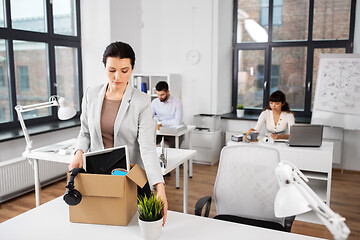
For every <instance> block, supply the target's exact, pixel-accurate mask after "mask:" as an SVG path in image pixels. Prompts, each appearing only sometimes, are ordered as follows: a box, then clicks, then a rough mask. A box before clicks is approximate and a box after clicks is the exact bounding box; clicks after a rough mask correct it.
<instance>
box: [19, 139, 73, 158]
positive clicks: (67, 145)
mask: <svg viewBox="0 0 360 240" xmlns="http://www.w3.org/2000/svg"><path fill="white" fill-rule="evenodd" d="M75 141H76V138H72V139H69V140H66V141H62V142H58V143H55V144H51V145H49V146H44V147H41V148H37V149H33V150H32V151H31V152H29V153H25V152H24V153H23V157H25V158H29V159H39V160H44V161H52V162H60V163H70V161H71V158H72V152H74V149H73V145H74V144H75ZM61 150H64V151H63V152H61ZM65 150H66V151H65ZM62 153H63V154H62Z"/></svg>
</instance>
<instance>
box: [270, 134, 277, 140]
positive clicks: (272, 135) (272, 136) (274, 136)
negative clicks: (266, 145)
mask: <svg viewBox="0 0 360 240" xmlns="http://www.w3.org/2000/svg"><path fill="white" fill-rule="evenodd" d="M271 138H272V139H274V140H276V139H279V135H278V134H275V133H272V134H271Z"/></svg>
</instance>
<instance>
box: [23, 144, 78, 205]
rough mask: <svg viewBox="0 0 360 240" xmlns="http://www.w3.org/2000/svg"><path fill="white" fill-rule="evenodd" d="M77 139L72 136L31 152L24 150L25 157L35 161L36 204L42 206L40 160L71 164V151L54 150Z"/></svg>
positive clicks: (66, 145) (69, 145)
mask: <svg viewBox="0 0 360 240" xmlns="http://www.w3.org/2000/svg"><path fill="white" fill-rule="evenodd" d="M75 141H76V139H75V138H72V139H69V140H66V141H63V142H59V143H56V144H52V145H49V146H45V147H41V148H37V149H34V150H32V151H31V152H29V153H26V152H24V153H23V157H24V158H26V159H28V160H29V161H33V168H34V178H35V199H36V206H37V207H38V206H40V204H41V203H40V191H41V187H40V177H39V160H44V161H51V162H60V163H67V164H69V163H70V161H71V155H72V154H71V151H70V152H68V154H59V152H57V151H54V150H58V149H59V148H61V147H63V148H65V149H66V148H69V147H71V146H72V145H73V144H74V143H75Z"/></svg>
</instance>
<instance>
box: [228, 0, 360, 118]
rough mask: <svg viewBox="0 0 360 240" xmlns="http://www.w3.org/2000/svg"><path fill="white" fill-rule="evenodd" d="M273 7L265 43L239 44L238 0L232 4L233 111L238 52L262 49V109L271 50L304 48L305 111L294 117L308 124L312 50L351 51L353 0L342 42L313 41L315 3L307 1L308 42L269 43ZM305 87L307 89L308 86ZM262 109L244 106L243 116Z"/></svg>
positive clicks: (270, 7)
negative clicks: (345, 37) (338, 49)
mask: <svg viewBox="0 0 360 240" xmlns="http://www.w3.org/2000/svg"><path fill="white" fill-rule="evenodd" d="M273 6H274V0H269V14H268V17H269V19H268V23H269V25H268V36H269V37H268V42H257V43H256V42H244V43H238V42H237V39H236V36H237V29H238V15H237V14H238V13H237V12H238V11H237V9H238V0H235V1H234V12H233V27H234V28H233V77H232V78H233V81H232V109H233V113H235V111H236V106H237V101H238V99H237V92H238V84H237V83H238V79H237V76H238V74H237V72H238V66H239V62H238V53H239V51H241V50H265V56H264V57H265V66H264V82H263V84H264V85H265V82H266V87H265V86H264V88H263V108H264V107H266V106H268V105H269V100H268V99H269V96H270V85H271V82H270V68H271V56H272V48H274V47H307V61H306V82H305V89H304V90H305V99H304V110H303V111H299V110H294V113H295V117H299V118H303V119H304V118H305V119H307V120H308V121H309V122H310V119H311V114H312V112H311V98H312V80H313V79H312V78H313V66H314V64H313V61H314V51H315V49H317V48H344V49H345V50H346V51H345V52H346V53H352V52H353V42H354V29H355V10H356V0H351V7H350V24H349V38H348V39H345V40H313V39H312V37H313V20H314V0H309V21H308V37H307V40H291V41H276V42H273V41H272V34H273V31H272V28H273V22H272V20H273ZM307 86H308V87H307ZM261 111H262V109H252V108H246V107H245V114H246V115H259V114H260V113H261Z"/></svg>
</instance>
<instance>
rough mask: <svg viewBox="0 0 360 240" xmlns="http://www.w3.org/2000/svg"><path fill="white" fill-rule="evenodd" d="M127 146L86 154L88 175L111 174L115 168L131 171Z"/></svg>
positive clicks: (85, 162)
mask: <svg viewBox="0 0 360 240" xmlns="http://www.w3.org/2000/svg"><path fill="white" fill-rule="evenodd" d="M127 156H128V154H127V146H120V147H113V148H107V149H104V150H99V151H94V152H88V153H85V154H84V169H85V170H86V172H87V173H94V174H111V171H112V170H113V169H115V168H122V169H126V170H127V171H129V170H130V163H129V161H128V159H127Z"/></svg>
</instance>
